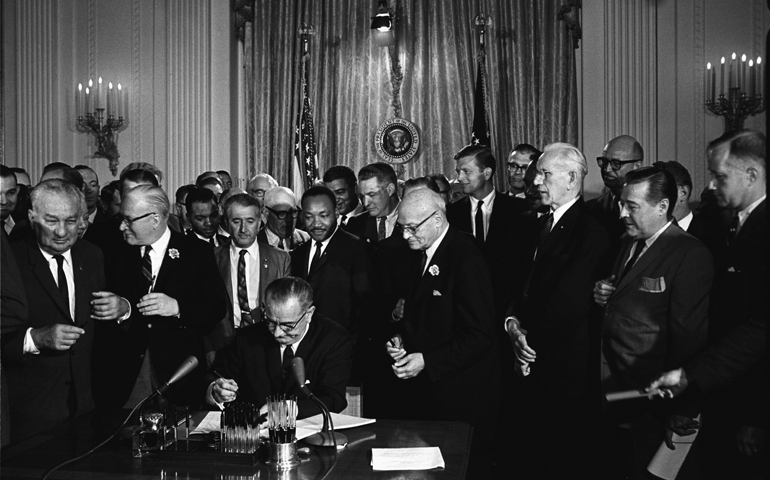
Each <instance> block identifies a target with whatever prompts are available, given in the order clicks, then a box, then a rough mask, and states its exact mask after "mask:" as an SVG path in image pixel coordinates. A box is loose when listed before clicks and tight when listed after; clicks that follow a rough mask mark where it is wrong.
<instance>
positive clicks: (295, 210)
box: [265, 206, 300, 220]
mask: <svg viewBox="0 0 770 480" xmlns="http://www.w3.org/2000/svg"><path fill="white" fill-rule="evenodd" d="M265 208H266V209H268V210H270V211H271V212H272V213H273V215H275V216H276V217H278V220H285V219H286V217H288V216H289V215H291V218H297V215H299V211H300V210H299V208H292V209H289V210H283V211H281V210H273V209H272V208H270V207H267V206H266V207H265Z"/></svg>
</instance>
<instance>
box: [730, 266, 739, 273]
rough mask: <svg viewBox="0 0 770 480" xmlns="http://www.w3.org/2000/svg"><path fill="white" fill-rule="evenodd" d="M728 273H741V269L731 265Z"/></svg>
mask: <svg viewBox="0 0 770 480" xmlns="http://www.w3.org/2000/svg"><path fill="white" fill-rule="evenodd" d="M727 273H740V270H736V269H735V267H730V268H728V269H727Z"/></svg>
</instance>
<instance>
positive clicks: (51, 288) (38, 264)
mask: <svg viewBox="0 0 770 480" xmlns="http://www.w3.org/2000/svg"><path fill="white" fill-rule="evenodd" d="M27 248H28V250H29V263H30V265H32V271H33V272H34V273H35V277H37V279H38V281H39V282H40V284H41V285H42V286H43V289H44V290H45V292H46V293H47V294H48V296H50V297H51V299H52V300H53V301H54V304H55V305H56V307H57V308H58V309H59V310H60V311H61V312H62V313H63V314H64V316H65V317H66V318H69V319H70V320H72V319H71V317H70V312H69V309H68V308H67V307H66V305H65V304H64V299H63V298H62V296H61V293H59V289H58V287H57V286H56V281H55V280H54V279H53V274H52V273H51V269H50V268H49V266H48V262H46V261H45V257H44V256H43V254H42V253H40V248H39V247H38V246H37V243H36V242H35V241H34V240H31V241H28V242H27Z"/></svg>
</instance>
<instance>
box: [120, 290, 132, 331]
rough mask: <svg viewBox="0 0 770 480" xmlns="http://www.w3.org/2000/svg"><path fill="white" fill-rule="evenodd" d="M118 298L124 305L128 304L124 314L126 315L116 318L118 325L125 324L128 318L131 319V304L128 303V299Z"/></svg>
mask: <svg viewBox="0 0 770 480" xmlns="http://www.w3.org/2000/svg"><path fill="white" fill-rule="evenodd" d="M120 298H121V299H123V300H125V301H126V303H127V304H128V312H126V314H125V315H123V316H122V317H120V318H118V325H119V324H121V323H123V322H125V321H126V320H128V319H129V318H131V302H129V301H128V299H126V298H123V297H120Z"/></svg>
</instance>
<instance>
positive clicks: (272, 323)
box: [261, 304, 310, 333]
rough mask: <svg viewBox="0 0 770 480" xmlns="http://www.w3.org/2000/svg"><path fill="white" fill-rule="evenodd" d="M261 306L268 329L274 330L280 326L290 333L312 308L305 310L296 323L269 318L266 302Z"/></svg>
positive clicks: (284, 331) (263, 319)
mask: <svg viewBox="0 0 770 480" xmlns="http://www.w3.org/2000/svg"><path fill="white" fill-rule="evenodd" d="M261 308H262V321H263V322H265V326H266V327H267V329H268V330H271V329H272V330H273V331H274V330H275V329H276V328H280V329H281V330H282V331H283V333H289V332H291V331H292V330H294V329H295V328H297V326H298V325H299V324H300V323H301V322H302V320H304V318H305V315H307V313H308V312H309V311H310V308H309V307H308V309H307V310H305V312H304V313H303V314H302V315H300V317H299V318H298V319H297V321H296V322H294V323H280V322H276V321H274V320H270V319H269V318H267V309H266V308H265V305H264V304H262V306H261Z"/></svg>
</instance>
